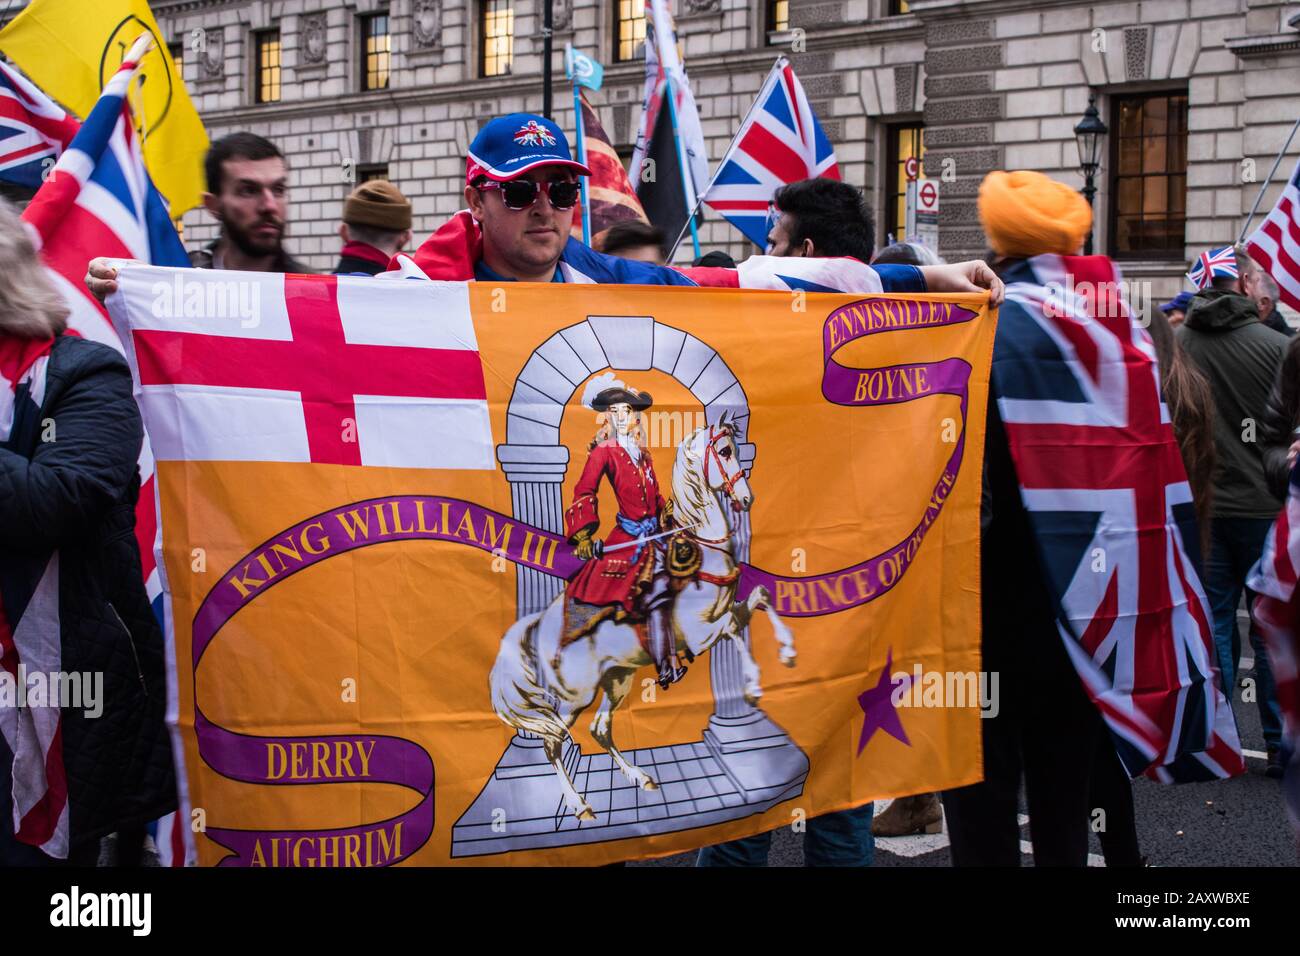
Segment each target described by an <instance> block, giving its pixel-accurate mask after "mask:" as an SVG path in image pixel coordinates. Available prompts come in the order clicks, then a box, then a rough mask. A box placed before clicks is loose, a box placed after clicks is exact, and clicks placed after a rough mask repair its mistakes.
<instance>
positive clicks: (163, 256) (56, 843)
mask: <svg viewBox="0 0 1300 956" xmlns="http://www.w3.org/2000/svg"><path fill="white" fill-rule="evenodd" d="M145 39H147V37H145V38H142V40H141V42H140V43H137V44H136V46H135V47H133V48H132V50H131V52H130V53H128V54H127V57H126V58H125V60H124V61H123V63H122V65H121V67H120V68H119V70H118V72H117V73H116V74H114V76H113V77H112V78H111V79H110V80H109V81H108V83H107V84H106V85H105V87H104V90H103V93H102V94H101V95H100V98H99V100H98V101H97V102H96V104H95V107H94V109H93V110H92V111H91V112H90V115H89V116H87V117H86V121H85V123H83V124H82V125H81V127H80V129H79V130H78V131H77V132H76V135H75V136H74V137H73V138H72V141H71V143H69V145H68V146H67V148H66V149H65V150H63V152H62V154H61V155H60V156H59V158H58V161H57V162H56V163H55V164H54V167H53V169H52V170H51V172H50V174H49V176H48V177H46V179H45V182H44V183H43V184H42V185H41V186H40V189H39V190H38V191H37V193H36V195H35V197H33V199H32V201H31V203H30V204H29V205H28V206H27V208H26V209H25V210H24V211H23V219H24V221H25V222H26V223H27V224H28V225H29V226H30V227H31V229H32V232H33V238H34V240H35V241H36V243H37V245H38V247H39V248H40V251H41V258H42V259H43V260H44V262H45V266H46V273H47V275H48V276H49V277H50V280H51V281H52V282H53V283H54V285H55V286H56V287H57V288H58V289H59V291H60V292H61V293H62V295H63V299H64V301H65V303H66V304H67V306H68V309H69V312H70V315H69V317H68V330H69V332H71V333H72V334H75V335H80V336H82V337H83V338H87V339H92V340H94V341H97V342H102V343H104V344H105V345H108V346H111V347H112V348H114V349H116V350H117V351H119V352H123V351H124V350H123V348H122V342H121V339H120V338H119V337H118V335H117V333H116V331H114V329H113V325H112V322H111V321H110V319H109V317H108V314H107V312H106V311H105V310H104V307H103V306H102V305H101V304H100V303H99V302H98V300H96V299H95V298H93V297H92V296H91V295H90V293H89V292H88V291H87V290H86V287H85V285H84V284H83V281H82V280H83V277H84V276H85V274H86V263H87V262H89V261H90V259H92V258H94V257H95V256H112V257H117V258H130V259H140V260H143V261H145V262H152V263H154V264H156V265H169V266H188V265H189V260H188V258H187V257H186V255H185V249H184V247H183V246H182V245H181V241H180V237H179V236H178V235H177V234H176V229H175V227H174V226H173V225H172V222H171V219H170V218H169V216H168V213H167V207H166V205H165V203H164V202H163V199H162V197H161V196H160V195H159V193H158V191H157V190H156V189H155V188H154V186H153V184H152V182H151V181H150V179H149V174H148V173H147V172H146V171H145V167H144V159H143V156H142V154H141V151H140V143H139V138H138V137H137V136H136V132H135V128H134V126H133V125H132V122H131V113H130V107H129V105H128V103H127V98H126V94H127V87H128V85H129V84H130V82H131V80H132V78H133V76H134V75H135V70H136V66H137V64H138V63H139V60H140V58H141V57H142V56H143V55H144V52H145V50H146V49H147V46H146V45H145V44H144V42H143V41H144V40H145ZM139 464H140V482H141V486H140V499H139V503H138V504H137V506H136V540H137V542H138V544H139V546H140V562H141V565H142V570H143V572H144V576H145V590H146V592H147V593H148V596H149V600H150V602H151V603H152V604H153V606H154V612H155V614H157V615H158V616H159V618H160V620H161V615H162V591H163V588H162V581H161V578H160V569H159V566H158V563H157V557H156V552H155V546H156V545H158V544H159V543H160V541H161V538H160V535H159V528H158V520H157V503H156V501H155V495H154V457H153V451H152V450H151V448H150V445H149V440H148V437H147V436H146V438H145V440H144V443H143V447H142V448H141V451H140V463H139ZM54 603H55V606H56V607H57V600H56V601H55V602H54ZM19 626H20V627H21V626H23V625H22V622H21V621H20V624H19ZM38 636H39V637H40V638H41V642H40V643H39V644H35V643H33V644H29V645H28V650H29V652H31V654H33V655H35V656H34V657H33V660H39V661H41V662H44V663H46V664H50V663H51V662H54V664H57V661H58V660H59V658H60V654H61V649H60V646H59V630H58V627H57V626H56V627H53V628H50V627H44V628H40V629H39V632H38ZM42 669H43V670H57V669H58V668H57V666H49V667H42ZM169 695H170V696H171V700H170V701H169V709H168V713H169V714H170V715H171V716H172V717H174V716H175V713H176V710H175V707H176V703H175V687H174V686H173V687H170V688H169ZM56 713H57V712H56ZM59 740H60V738H59V736H58V734H57V733H55V734H53V735H52V736H42V737H40V739H39V740H38V739H37V738H32V739H31V740H30V741H28V742H26V743H25V744H24V746H23V748H22V750H21V752H22V753H23V754H24V755H27V756H28V757H29V758H30V755H32V754H33V753H38V754H43V755H44V756H43V758H40V759H36V760H29V763H30V766H27V767H25V768H24V769H23V772H22V773H21V774H20V773H19V771H18V769H17V766H16V768H15V771H14V800H15V806H18V805H20V803H21V805H22V806H41V807H45V808H46V809H47V813H46V817H47V819H46V824H47V825H46V826H44V827H43V828H41V829H40V832H39V834H38V838H36V839H33V840H32V841H31V842H33V843H34V844H35V845H38V846H41V847H42V848H44V849H45V851H46V852H47V853H49V854H50V855H52V856H56V857H62V856H64V855H66V853H67V839H68V831H67V825H68V824H67V820H68V815H67V812H66V801H67V800H69V799H71V797H70V796H69V794H68V790H67V787H66V786H65V785H64V783H63V780H64V777H63V764H62V754H61V749H60V748H61V744H60V742H59ZM36 747H38V748H39V750H33V748H36ZM11 749H13V750H14V752H15V753H19V752H20V750H19V748H17V747H13V746H12V744H11ZM177 779H178V780H183V779H184V778H183V775H182V774H179V773H178V774H177ZM51 795H53V796H55V797H57V798H58V799H57V800H51ZM182 798H184V793H182ZM181 860H182V862H183V856H182V858H181Z"/></svg>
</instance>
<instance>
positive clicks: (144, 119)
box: [99, 14, 172, 142]
mask: <svg viewBox="0 0 1300 956" xmlns="http://www.w3.org/2000/svg"><path fill="white" fill-rule="evenodd" d="M145 32H148V33H149V35H150V36H152V37H153V46H152V47H151V48H150V50H149V52H148V53H146V54H145V55H144V58H143V59H141V61H140V67H139V69H138V70H136V74H135V76H136V78H135V83H134V91H133V94H132V97H131V105H132V110H133V116H132V119H133V120H134V122H135V128H136V131H137V132H138V133H139V134H140V141H141V142H144V141H145V140H146V139H148V138H149V134H150V132H152V131H153V130H155V129H157V128H158V127H159V126H161V125H162V122H163V120H165V119H166V118H167V112H168V111H169V110H170V109H171V105H172V76H171V70H170V69H169V68H168V63H167V60H169V59H170V58H171V53H170V52H169V51H168V49H167V44H165V43H163V42H162V38H161V37H159V36H158V34H157V33H156V32H155V31H154V30H153V29H152V28H151V27H150V26H148V24H146V23H145V22H144V21H143V20H141V19H140V18H139V17H137V16H135V15H134V14H131V15H129V16H127V17H124V18H123V19H122V22H121V23H119V24H118V25H117V26H116V27H115V28H114V29H113V32H112V34H111V35H110V36H109V38H108V42H107V43H105V44H104V51H103V53H101V54H100V57H99V88H100V89H101V90H102V89H103V88H104V86H105V85H106V84H107V83H108V81H109V80H111V79H112V78H113V74H115V73H116V72H117V69H118V67H120V66H121V65H122V61H123V60H124V59H125V58H126V54H127V53H128V52H129V51H130V48H131V45H132V44H133V43H135V41H136V38H137V37H139V36H140V34H141V33H145ZM150 81H152V82H150ZM146 124H147V125H146Z"/></svg>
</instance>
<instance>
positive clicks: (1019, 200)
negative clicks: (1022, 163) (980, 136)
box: [979, 169, 1092, 257]
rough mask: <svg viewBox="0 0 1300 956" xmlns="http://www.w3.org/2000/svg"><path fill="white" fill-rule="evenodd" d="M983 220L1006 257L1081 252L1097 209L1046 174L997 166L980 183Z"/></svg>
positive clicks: (992, 242)
mask: <svg viewBox="0 0 1300 956" xmlns="http://www.w3.org/2000/svg"><path fill="white" fill-rule="evenodd" d="M979 210H980V224H981V225H982V226H983V227H984V234H985V235H987V236H988V237H989V244H990V245H992V246H993V251H994V252H996V253H997V254H998V255H1001V256H1025V257H1028V256H1037V255H1041V254H1042V253H1045V252H1055V253H1057V254H1058V255H1063V256H1071V255H1077V254H1078V252H1079V247H1080V246H1082V245H1083V240H1084V238H1085V237H1087V235H1088V233H1089V232H1090V231H1091V230H1092V209H1091V208H1090V207H1089V206H1088V203H1087V202H1086V201H1085V200H1084V198H1083V197H1082V196H1080V195H1079V194H1078V193H1077V192H1075V191H1074V190H1073V189H1071V188H1070V187H1069V186H1067V185H1065V183H1058V182H1057V181H1056V180H1055V179H1049V178H1048V177H1046V176H1044V175H1043V174H1042V173H1035V172H1030V171H1028V170H1023V169H1022V170H1017V171H1016V172H1013V173H1005V172H1002V171H1001V170H995V171H993V172H991V173H989V174H988V175H987V176H985V177H984V182H983V183H981V184H980V198H979Z"/></svg>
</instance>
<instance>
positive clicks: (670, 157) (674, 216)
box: [632, 93, 690, 244]
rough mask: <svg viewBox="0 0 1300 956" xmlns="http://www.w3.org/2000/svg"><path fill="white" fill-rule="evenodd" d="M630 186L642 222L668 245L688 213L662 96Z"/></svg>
mask: <svg viewBox="0 0 1300 956" xmlns="http://www.w3.org/2000/svg"><path fill="white" fill-rule="evenodd" d="M632 185H633V187H634V188H635V189H636V198H637V199H639V200H641V208H642V209H644V210H645V215H646V218H647V219H649V220H650V222H651V224H652V225H655V226H658V227H659V228H660V229H662V230H663V231H664V235H665V236H667V237H668V242H669V243H670V244H671V243H672V241H673V240H674V239H676V238H677V237H678V236H679V235H680V234H681V232H682V229H683V228H684V227H685V226H686V217H687V215H689V214H690V210H689V209H688V208H687V206H686V194H685V192H684V191H683V189H682V164H681V161H680V156H679V154H678V152H677V142H676V140H674V139H673V120H672V112H671V111H670V110H669V109H668V101H667V99H666V98H665V97H664V95H663V93H660V95H659V111H658V115H656V116H655V128H654V129H653V130H652V131H651V133H650V144H649V146H648V147H647V148H646V153H645V159H644V160H643V161H642V167H641V169H634V170H632Z"/></svg>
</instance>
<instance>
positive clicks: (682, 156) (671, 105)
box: [664, 70, 700, 259]
mask: <svg viewBox="0 0 1300 956" xmlns="http://www.w3.org/2000/svg"><path fill="white" fill-rule="evenodd" d="M664 97H665V98H666V99H667V100H668V118H669V119H670V120H672V124H673V147H674V148H675V149H676V150H677V165H678V166H680V167H681V172H682V198H683V199H686V198H687V197H688V196H690V195H692V193H693V192H694V190H692V189H690V188H688V187H689V185H690V175H691V170H690V167H689V166H687V164H686V150H685V149H683V148H682V138H681V136H680V135H679V134H678V132H677V103H676V98H675V97H674V96H673V77H672V74H671V73H670V72H669V71H668V70H664ZM698 207H699V202H698V200H697V201H696V203H695V204H694V207H693V208H692V209H691V213H690V215H689V216H687V217H686V223H687V225H688V226H690V229H691V245H692V247H693V248H694V250H695V258H696V259H698V258H699V257H700V233H699V230H698V229H696V227H695V208H698ZM674 251H676V247H674Z"/></svg>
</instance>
